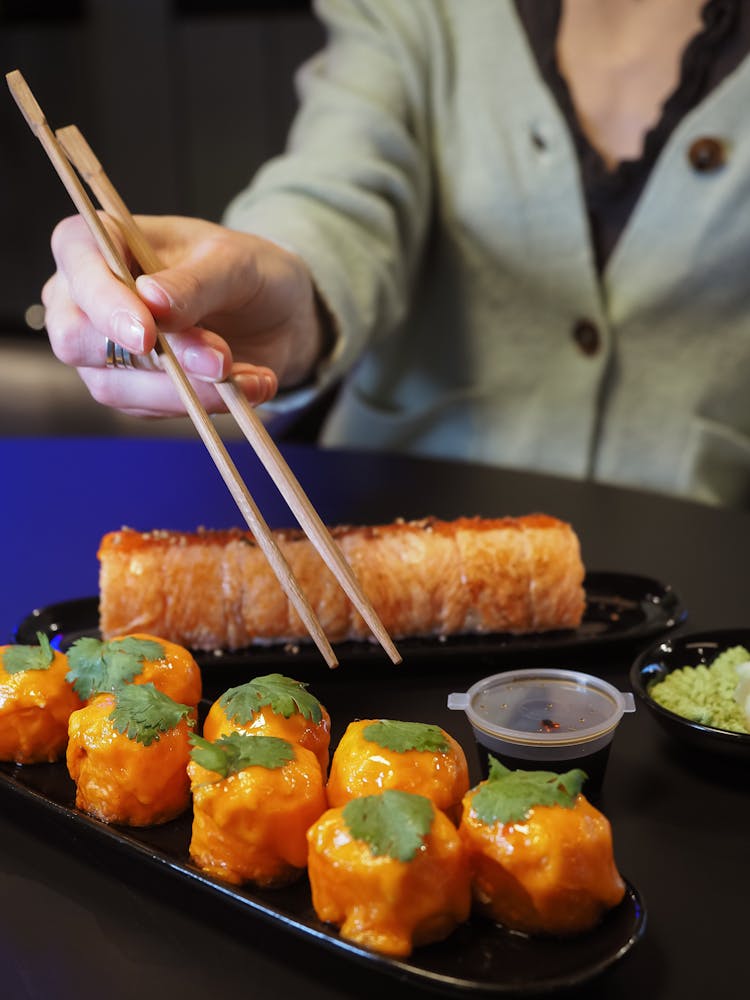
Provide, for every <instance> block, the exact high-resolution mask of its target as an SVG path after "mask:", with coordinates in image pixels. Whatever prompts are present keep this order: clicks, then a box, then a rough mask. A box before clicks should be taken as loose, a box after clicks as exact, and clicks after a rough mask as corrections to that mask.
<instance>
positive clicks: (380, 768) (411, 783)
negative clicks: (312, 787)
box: [327, 719, 469, 822]
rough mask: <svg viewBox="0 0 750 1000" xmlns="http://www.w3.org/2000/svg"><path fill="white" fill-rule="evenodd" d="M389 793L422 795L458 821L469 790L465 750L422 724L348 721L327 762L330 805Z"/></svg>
mask: <svg viewBox="0 0 750 1000" xmlns="http://www.w3.org/2000/svg"><path fill="white" fill-rule="evenodd" d="M388 788H393V789H398V790H400V791H403V792H414V793H416V794H418V795H425V796H427V798H428V799H431V800H432V801H433V802H434V803H435V805H436V806H437V808H438V809H441V810H442V811H443V812H445V813H447V814H448V816H449V817H450V818H451V819H454V820H455V821H456V822H458V819H459V816H460V808H461V800H462V798H463V796H464V795H465V794H466V792H467V791H468V789H469V769H468V765H467V763H466V756H465V754H464V752H463V749H462V748H461V746H460V745H459V744H458V743H457V742H456V740H455V739H453V737H452V736H450V735H449V734H448V733H447V732H446V731H445V730H444V729H441V728H440V727H439V726H433V725H429V724H427V723H423V722H400V721H397V720H392V719H360V720H357V721H355V722H351V723H350V724H349V725H348V726H347V728H346V731H345V732H344V735H343V736H342V738H341V740H340V742H339V744H338V746H337V747H336V751H335V753H334V755H333V759H332V760H331V770H330V774H329V777H328V785H327V794H328V804H329V805H331V806H341V805H344V804H345V803H346V802H348V801H349V800H350V799H353V798H357V797H359V796H361V795H371V794H374V793H376V792H380V791H384V790H385V789H388Z"/></svg>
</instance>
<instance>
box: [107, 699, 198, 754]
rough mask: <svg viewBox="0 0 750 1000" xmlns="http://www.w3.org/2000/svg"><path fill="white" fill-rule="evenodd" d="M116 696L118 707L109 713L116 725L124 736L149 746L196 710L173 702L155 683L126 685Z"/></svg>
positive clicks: (116, 705) (113, 723) (117, 729)
mask: <svg viewBox="0 0 750 1000" xmlns="http://www.w3.org/2000/svg"><path fill="white" fill-rule="evenodd" d="M114 695H115V707H114V708H113V709H112V711H111V712H110V713H109V717H110V719H111V720H112V725H113V726H114V728H115V729H116V731H117V732H118V733H120V735H122V736H127V738H128V739H129V740H135V741H137V742H138V743H142V744H143V745H144V746H145V747H148V746H151V744H152V743H153V742H154V741H155V740H158V739H159V737H160V736H161V734H162V733H167V732H169V730H170V729H174V728H175V726H177V725H178V724H179V722H180V720H181V719H184V718H185V717H187V716H188V715H189V714H190V712H191V711H192V709H191V708H190V705H181V704H180V703H179V702H177V701H173V700H172V699H171V698H170V697H169V695H166V694H164V692H163V691H159V690H158V688H155V687H154V685H153V684H123V685H122V686H120V687H118V688H116V689H115V692H114Z"/></svg>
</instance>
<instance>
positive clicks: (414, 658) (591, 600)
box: [15, 572, 687, 683]
mask: <svg viewBox="0 0 750 1000" xmlns="http://www.w3.org/2000/svg"><path fill="white" fill-rule="evenodd" d="M585 588H586V598H587V602H586V611H585V614H584V617H583V621H582V623H581V625H580V627H579V628H577V629H568V630H561V631H555V632H539V633H533V634H524V635H511V634H485V635H455V636H445V637H439V638H409V639H399V640H398V641H397V646H398V649H399V652H400V653H401V655H402V657H403V661H404V663H403V667H405V668H407V669H408V668H409V667H417V666H420V665H427V666H429V667H430V669H434V668H439V667H440V665H441V664H445V665H446V666H448V665H455V663H456V661H457V660H459V659H460V660H461V661H466V662H471V661H472V660H480V659H485V660H487V659H491V660H492V661H493V662H502V661H504V660H508V659H511V658H514V657H517V656H519V655H521V654H544V653H555V652H558V651H563V650H575V649H581V650H583V649H586V648H596V647H599V646H606V645H609V644H614V643H628V642H632V643H635V642H639V641H641V640H643V639H647V638H650V637H652V636H656V635H659V634H661V633H663V632H666V631H668V630H669V629H672V628H674V627H676V626H677V625H680V624H682V623H683V622H684V621H685V619H686V618H687V612H686V610H685V608H684V607H683V605H682V602H681V601H680V598H679V597H678V596H677V594H676V593H675V591H674V590H673V589H672V587H671V586H669V585H667V584H663V583H660V582H659V581H658V580H654V579H652V578H650V577H646V576H638V575H634V574H628V573H610V572H590V573H588V574H587V576H586V580H585ZM98 621H99V609H98V599H97V598H96V597H83V598H80V599H77V600H70V601H63V602H61V603H59V604H50V605H47V606H46V607H43V608H38V609H35V610H34V611H32V612H30V614H28V615H27V616H26V617H25V618H24V619H23V620H22V621H21V622H20V623H19V625H18V627H17V629H16V632H15V640H16V642H19V643H27V644H34V643H36V633H37V632H43V633H44V634H45V635H47V636H48V637H49V638H50V639H51V640H54V645H55V646H57V647H58V648H60V649H66V648H67V647H68V646H69V645H70V644H71V643H72V642H74V641H75V640H76V639H78V638H80V637H81V636H84V635H87V636H90V635H98ZM334 648H335V650H336V654H337V656H338V658H339V662H340V664H341V665H342V666H344V665H346V664H353V665H364V664H371V665H378V664H382V663H383V662H384V658H383V652H382V650H381V648H380V646H378V645H377V644H376V643H374V642H343V643H338V644H336V645H335V647H334ZM193 655H194V656H195V658H196V660H197V661H198V663H199V664H200V665H201V666H202V667H210V669H211V676H212V677H213V678H215V679H216V680H217V682H219V681H222V680H224V681H226V682H227V683H229V682H234V681H238V682H239V681H240V680H241V679H242V678H243V677H244V678H246V677H247V676H249V674H248V668H250V671H251V674H250V675H252V674H260V673H270V672H273V671H279V672H282V673H283V672H293V673H294V675H295V676H296V677H299V678H303V677H305V676H306V675H307V674H309V673H310V671H315V670H316V669H323V670H324V671H325V670H327V667H326V666H325V664H324V662H323V660H322V658H321V656H320V654H319V652H318V651H317V649H316V648H315V646H314V645H313V644H312V643H310V642H307V643H305V642H300V643H295V644H290V643H279V644H276V645H265V644H257V645H254V646H252V647H250V648H248V649H244V650H238V651H227V650H216V651H212V652H203V651H200V650H198V651H193ZM402 669H403V668H402Z"/></svg>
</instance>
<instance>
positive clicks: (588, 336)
mask: <svg viewBox="0 0 750 1000" xmlns="http://www.w3.org/2000/svg"><path fill="white" fill-rule="evenodd" d="M601 339H602V338H601V336H600V335H599V329H598V327H597V326H596V324H595V323H592V322H591V320H590V319H579V320H578V322H577V323H576V324H575V326H574V327H573V340H575V342H576V343H577V344H578V346H579V347H580V348H581V350H582V351H583V353H584V354H596V352H597V351H598V350H599V346H600V344H601Z"/></svg>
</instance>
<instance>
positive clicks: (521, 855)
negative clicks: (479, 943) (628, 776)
mask: <svg viewBox="0 0 750 1000" xmlns="http://www.w3.org/2000/svg"><path fill="white" fill-rule="evenodd" d="M475 792H476V789H472V791H471V792H469V794H468V795H467V796H466V797H465V799H464V812H463V817H462V820H461V824H460V826H459V834H460V836H461V840H462V841H463V844H464V848H465V850H466V853H467V856H468V858H469V866H470V869H471V874H472V880H473V885H474V895H475V899H476V901H477V904H478V906H479V908H480V909H481V910H482V911H483V912H484V913H485V914H486V915H487V916H489V917H490V918H491V919H492V920H495V921H497V922H498V923H501V924H503V925H504V926H505V927H508V928H510V929H512V930H517V931H523V932H525V933H527V934H553V935H566V934H576V933H579V932H581V931H585V930H589V929H590V928H591V927H593V926H595V925H596V924H597V923H598V922H599V920H600V919H601V917H602V916H603V914H604V913H605V911H606V910H608V909H610V908H611V907H613V906H616V905H617V903H619V902H620V900H621V899H622V898H623V895H624V893H625V885H624V883H623V880H622V878H621V877H620V875H619V872H618V871H617V868H616V866H615V861H614V857H613V850H612V832H611V828H610V824H609V821H608V820H607V818H606V817H605V816H603V815H602V813H600V812H599V810H598V809H595V808H594V807H593V806H592V805H591V803H590V802H589V801H588V800H587V799H586V798H585V797H584V796H583V795H579V796H578V797H577V799H576V802H575V805H574V806H573V808H572V809H566V808H564V807H563V806H535V807H534V808H533V809H531V810H530V813H529V815H528V817H527V818H526V819H524V820H523V821H522V822H513V823H502V822H499V821H498V822H496V823H493V824H491V825H487V824H484V823H482V822H481V820H479V819H478V817H477V816H476V814H475V813H474V812H473V811H472V808H471V802H472V798H473V795H474V793H475Z"/></svg>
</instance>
